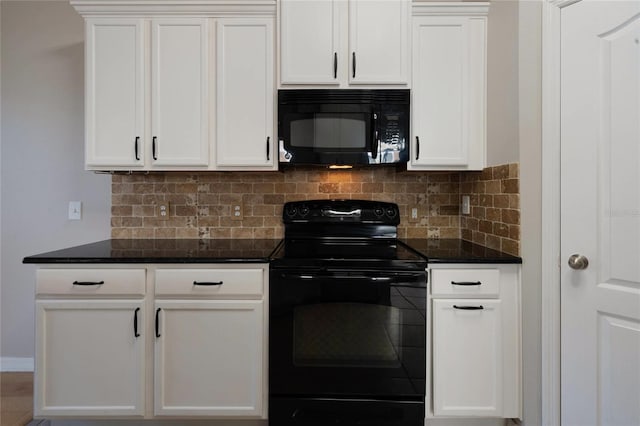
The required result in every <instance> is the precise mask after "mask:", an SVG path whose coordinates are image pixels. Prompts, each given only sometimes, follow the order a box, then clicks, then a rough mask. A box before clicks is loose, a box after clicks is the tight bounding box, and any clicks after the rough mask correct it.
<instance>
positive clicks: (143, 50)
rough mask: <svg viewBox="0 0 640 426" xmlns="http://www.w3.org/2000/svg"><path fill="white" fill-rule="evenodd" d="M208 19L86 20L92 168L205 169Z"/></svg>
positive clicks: (88, 154)
mask: <svg viewBox="0 0 640 426" xmlns="http://www.w3.org/2000/svg"><path fill="white" fill-rule="evenodd" d="M207 22H208V21H207V19H202V18H184V19H183V18H178V19H174V18H165V19H154V20H151V21H149V20H144V19H132V18H95V19H88V20H87V26H86V36H87V48H86V58H87V59H86V72H87V82H86V105H87V106H86V166H87V168H88V169H90V170H103V169H116V170H117V169H126V170H129V169H132V170H136V169H144V170H150V169H152V170H153V169H171V168H174V169H178V170H180V169H185V168H188V169H192V168H205V169H206V167H207V165H208V162H209V137H208V102H209V96H208V84H207V79H208V37H209V34H208V30H207V27H208V25H207ZM149 26H150V30H149ZM149 31H150V35H149ZM147 58H150V63H149V62H147ZM148 121H150V128H148V127H147V122H148Z"/></svg>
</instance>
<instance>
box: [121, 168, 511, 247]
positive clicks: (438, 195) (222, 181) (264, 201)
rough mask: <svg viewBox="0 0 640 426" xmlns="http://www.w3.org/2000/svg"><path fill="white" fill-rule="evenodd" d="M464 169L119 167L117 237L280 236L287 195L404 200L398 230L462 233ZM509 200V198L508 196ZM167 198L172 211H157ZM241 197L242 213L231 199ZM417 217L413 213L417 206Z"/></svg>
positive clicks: (429, 234)
mask: <svg viewBox="0 0 640 426" xmlns="http://www.w3.org/2000/svg"><path fill="white" fill-rule="evenodd" d="M459 192H460V174H459V173H445V172H438V173H415V172H403V171H396V170H395V169H393V168H379V169H362V170H352V171H335V172H334V171H327V170H319V169H314V168H302V167H301V168H294V169H291V170H287V171H286V172H285V173H260V172H249V173H242V172H224V173H219V172H207V173H195V174H194V173H181V172H172V173H149V174H131V175H126V174H122V175H118V174H116V175H114V176H113V178H112V208H111V236H112V237H113V238H137V237H139V238H201V239H207V238H218V239H228V238H281V237H282V235H283V227H282V223H281V222H282V220H281V217H282V205H283V204H284V203H285V202H287V201H298V200H310V199H329V198H336V199H338V198H357V199H365V200H380V201H390V202H395V203H397V204H398V205H399V206H400V211H401V225H400V228H399V235H400V236H401V237H412V238H427V237H429V238H459V237H460V218H459V210H460V206H459V199H460V197H459ZM507 201H508V200H507ZM161 202H162V203H165V202H169V218H168V219H166V220H163V219H161V218H159V217H158V211H157V206H158V204H159V203H161ZM237 204H242V206H243V217H242V219H241V220H234V219H233V218H232V206H233V205H237ZM412 208H417V209H418V219H417V220H413V221H410V220H409V216H410V214H411V209H412Z"/></svg>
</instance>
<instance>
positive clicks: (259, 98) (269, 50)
mask: <svg viewBox="0 0 640 426" xmlns="http://www.w3.org/2000/svg"><path fill="white" fill-rule="evenodd" d="M217 25H218V29H217V49H216V50H217V61H216V62H217V68H216V69H217V73H216V74H217V76H216V78H217V80H216V81H217V87H216V97H217V108H216V117H217V119H216V127H217V132H216V134H217V136H216V146H217V149H216V163H217V165H218V166H220V167H223V168H234V167H236V168H240V169H245V170H247V169H254V170H260V169H273V168H274V164H275V162H274V158H275V155H276V147H277V144H276V141H275V140H274V134H273V133H274V132H273V129H274V121H275V117H274V102H275V96H274V82H273V79H274V73H273V70H274V61H273V45H274V37H273V19H271V18H265V19H221V20H220V21H219V22H218V23H217Z"/></svg>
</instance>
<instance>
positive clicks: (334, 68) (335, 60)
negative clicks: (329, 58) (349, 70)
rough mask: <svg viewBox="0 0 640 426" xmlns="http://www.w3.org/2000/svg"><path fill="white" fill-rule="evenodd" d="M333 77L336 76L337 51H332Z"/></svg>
mask: <svg viewBox="0 0 640 426" xmlns="http://www.w3.org/2000/svg"><path fill="white" fill-rule="evenodd" d="M333 78H338V52H333Z"/></svg>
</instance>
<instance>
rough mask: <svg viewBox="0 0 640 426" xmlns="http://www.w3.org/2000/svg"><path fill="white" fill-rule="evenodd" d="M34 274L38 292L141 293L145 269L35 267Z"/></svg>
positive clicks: (143, 287)
mask: <svg viewBox="0 0 640 426" xmlns="http://www.w3.org/2000/svg"><path fill="white" fill-rule="evenodd" d="M36 276H37V283H36V294H37V295H38V296H43V295H50V296H56V295H60V296H62V295H66V296H89V297H99V296H107V297H113V296H140V297H144V295H145V287H146V283H145V281H146V270H145V269H39V270H38V271H37V273H36Z"/></svg>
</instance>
